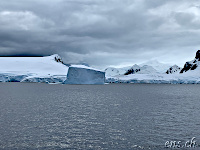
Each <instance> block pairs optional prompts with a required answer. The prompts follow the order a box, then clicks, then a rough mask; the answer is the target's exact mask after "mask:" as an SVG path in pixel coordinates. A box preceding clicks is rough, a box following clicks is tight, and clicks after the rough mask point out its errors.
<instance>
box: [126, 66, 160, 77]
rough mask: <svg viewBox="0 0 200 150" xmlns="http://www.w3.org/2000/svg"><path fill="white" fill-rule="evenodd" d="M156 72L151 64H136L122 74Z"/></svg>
mask: <svg viewBox="0 0 200 150" xmlns="http://www.w3.org/2000/svg"><path fill="white" fill-rule="evenodd" d="M153 73H157V70H156V69H154V68H153V67H152V66H148V65H144V66H141V67H140V66H138V65H133V66H132V67H131V68H130V69H129V70H128V71H127V72H126V73H125V74H124V75H129V74H153Z"/></svg>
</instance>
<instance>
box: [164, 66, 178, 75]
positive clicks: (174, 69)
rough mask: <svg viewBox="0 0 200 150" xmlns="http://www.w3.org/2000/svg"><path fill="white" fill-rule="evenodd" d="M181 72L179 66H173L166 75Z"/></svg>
mask: <svg viewBox="0 0 200 150" xmlns="http://www.w3.org/2000/svg"><path fill="white" fill-rule="evenodd" d="M180 70H181V68H180V67H179V66H177V65H173V66H171V67H170V68H169V69H168V70H167V71H166V74H174V73H177V72H180Z"/></svg>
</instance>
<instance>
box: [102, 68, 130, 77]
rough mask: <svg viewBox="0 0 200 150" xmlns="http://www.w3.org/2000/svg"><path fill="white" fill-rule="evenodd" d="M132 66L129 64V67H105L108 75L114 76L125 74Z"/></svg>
mask: <svg viewBox="0 0 200 150" xmlns="http://www.w3.org/2000/svg"><path fill="white" fill-rule="evenodd" d="M130 68H131V66H127V67H123V68H114V67H108V68H106V69H105V73H106V77H113V76H117V75H123V74H125V73H126V72H127V71H128V69H130Z"/></svg>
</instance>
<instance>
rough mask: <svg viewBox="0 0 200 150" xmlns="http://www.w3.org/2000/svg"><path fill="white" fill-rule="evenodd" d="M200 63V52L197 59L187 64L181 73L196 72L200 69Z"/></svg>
mask: <svg viewBox="0 0 200 150" xmlns="http://www.w3.org/2000/svg"><path fill="white" fill-rule="evenodd" d="M199 61H200V50H198V51H197V52H196V56H195V59H194V60H193V61H188V62H186V63H185V65H184V67H183V69H182V70H181V71H180V73H184V72H187V71H188V70H195V69H196V68H197V67H198V62H199Z"/></svg>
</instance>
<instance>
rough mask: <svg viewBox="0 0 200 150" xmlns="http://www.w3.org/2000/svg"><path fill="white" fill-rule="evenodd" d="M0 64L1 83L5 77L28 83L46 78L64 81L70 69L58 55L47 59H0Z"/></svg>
mask: <svg viewBox="0 0 200 150" xmlns="http://www.w3.org/2000/svg"><path fill="white" fill-rule="evenodd" d="M0 64H1V67H0V81H3V78H4V77H7V78H14V79H16V78H17V77H18V78H19V79H20V78H21V80H20V81H26V82H28V81H30V82H32V81H35V82H37V80H44V78H46V80H47V79H50V80H53V79H56V80H59V81H62V80H65V79H66V75H67V72H68V67H67V66H65V65H64V64H62V59H61V58H60V57H59V56H58V55H57V54H55V55H51V56H47V57H0ZM15 77H16V78H15ZM1 79H2V80H1ZM14 79H13V80H14ZM44 82H45V81H44Z"/></svg>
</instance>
